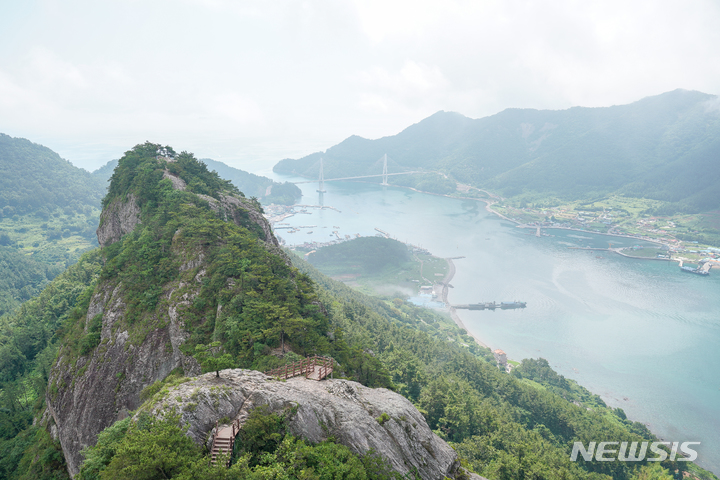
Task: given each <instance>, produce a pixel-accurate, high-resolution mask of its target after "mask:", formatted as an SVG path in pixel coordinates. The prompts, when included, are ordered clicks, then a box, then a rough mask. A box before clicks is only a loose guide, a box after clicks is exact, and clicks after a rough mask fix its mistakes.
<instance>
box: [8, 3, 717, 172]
mask: <svg viewBox="0 0 720 480" xmlns="http://www.w3.org/2000/svg"><path fill="white" fill-rule="evenodd" d="M718 25H720V2H719V1H718V0H692V1H689V2H679V1H675V0H673V1H668V0H651V1H645V0H632V1H627V0H621V1H617V0H603V1H592V0H553V1H552V2H548V1H521V0H497V1H491V0H474V1H465V0H458V1H454V0H443V1H425V0H413V1H393V0H358V1H350V0H347V1H345V0H321V1H293V0H272V1H252V0H248V1H239V0H238V1H235V0H103V1H97V0H23V1H11V0H0V132H2V133H5V134H7V135H11V136H13V137H23V138H27V139H29V140H31V141H33V142H35V143H40V144H43V145H45V146H47V147H49V148H51V149H53V150H55V151H56V152H58V153H59V154H60V155H61V156H62V157H63V158H65V159H67V160H69V161H71V162H72V163H74V164H75V165H77V166H80V167H83V168H86V169H88V170H93V169H95V168H98V167H99V166H101V165H103V164H105V163H106V162H107V161H109V160H112V159H115V158H119V157H120V156H122V154H123V152H125V151H126V150H129V149H130V148H132V147H133V146H134V145H136V144H138V143H142V142H144V141H146V140H149V141H151V142H153V143H161V144H166V145H171V146H172V147H173V148H174V149H175V150H177V151H183V150H186V151H190V152H193V153H195V155H196V156H197V157H199V158H213V159H215V160H220V161H223V162H225V163H227V164H229V165H232V166H236V167H239V168H244V169H246V170H250V171H256V172H257V171H263V170H267V169H268V168H270V167H271V166H272V165H273V164H274V163H276V162H277V161H278V160H281V159H283V158H299V157H302V156H304V155H307V154H309V153H312V152H316V151H323V150H326V149H327V148H329V147H331V146H333V145H335V144H337V143H339V142H341V141H342V140H344V139H345V138H347V137H348V136H350V135H360V136H362V137H365V138H379V137H383V136H388V135H394V134H396V133H398V132H400V131H401V130H403V129H404V128H406V127H408V126H410V125H411V124H414V123H417V122H419V121H420V120H422V119H423V118H426V117H428V116H430V115H432V114H433V113H435V112H437V111H438V110H446V111H455V112H459V113H462V114H463V115H466V116H468V117H472V118H480V117H485V116H488V115H493V114H495V113H498V112H500V111H502V110H504V109H506V108H511V107H514V108H536V109H566V108H569V107H572V106H586V107H601V106H610V105H618V104H626V103H631V102H633V101H636V100H639V99H641V98H644V97H646V96H650V95H657V94H660V93H663V92H667V91H670V90H674V89H676V88H683V89H687V90H698V91H702V92H705V93H709V94H714V95H718V94H720V58H719V57H720V28H718Z"/></svg>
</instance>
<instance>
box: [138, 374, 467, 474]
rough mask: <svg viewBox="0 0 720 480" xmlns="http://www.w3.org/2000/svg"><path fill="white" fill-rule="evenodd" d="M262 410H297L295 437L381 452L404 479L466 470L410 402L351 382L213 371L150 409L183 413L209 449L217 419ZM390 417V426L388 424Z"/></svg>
mask: <svg viewBox="0 0 720 480" xmlns="http://www.w3.org/2000/svg"><path fill="white" fill-rule="evenodd" d="M259 405H267V406H268V407H269V408H270V410H271V411H273V412H276V413H282V412H284V411H286V410H288V409H290V408H292V407H296V408H297V411H296V413H295V414H294V415H291V416H290V420H289V428H290V431H291V432H292V433H293V434H294V435H296V436H298V437H302V438H304V439H306V440H308V441H310V442H321V441H323V440H326V439H328V438H329V437H333V438H335V441H336V442H338V443H341V444H343V445H346V446H347V447H348V448H350V450H352V451H353V452H354V453H356V454H360V455H362V454H365V453H367V451H368V450H370V449H374V450H375V451H376V452H378V453H379V454H381V455H382V456H383V457H385V458H386V459H387V460H388V461H389V462H390V465H391V466H392V468H393V469H395V470H397V471H399V472H402V473H405V472H409V471H412V470H417V472H418V473H419V474H420V476H421V477H422V478H423V479H443V478H446V477H450V478H453V477H455V476H456V475H457V474H458V473H459V470H460V464H459V461H458V458H457V454H456V453H455V451H454V450H453V449H452V448H451V447H450V446H449V445H448V444H447V443H445V442H444V441H443V440H442V439H440V437H438V436H437V435H435V434H434V433H433V432H432V431H431V430H430V428H429V427H428V425H427V423H426V422H425V419H424V418H423V416H422V414H420V412H419V411H418V410H417V409H416V408H415V407H414V406H413V405H412V403H410V401H409V400H407V399H406V398H405V397H403V396H401V395H399V394H397V393H394V392H391V391H390V390H386V389H384V388H368V387H364V386H362V385H361V384H359V383H356V382H352V381H347V380H328V379H326V380H324V381H322V382H318V381H315V380H307V379H305V378H304V377H295V378H292V379H290V380H287V381H278V380H274V379H272V378H270V377H268V376H266V375H264V374H262V373H260V372H256V371H252V370H241V369H231V370H223V371H222V372H221V373H220V378H216V377H215V374H214V373H208V374H205V375H202V376H199V377H196V378H194V379H191V380H189V381H187V382H185V383H182V384H180V385H177V386H175V387H173V388H171V389H170V390H169V392H167V393H166V394H164V395H163V394H162V393H160V394H158V396H157V397H156V398H153V399H152V401H151V402H150V404H149V406H146V407H144V408H148V409H149V410H150V411H151V412H153V413H155V414H158V415H161V414H162V413H163V412H170V411H175V412H177V413H180V414H181V418H182V421H183V422H184V423H187V424H188V425H189V430H188V435H189V436H190V437H191V438H193V440H195V442H196V443H198V444H199V445H202V444H207V442H210V441H211V439H212V430H213V428H214V426H215V422H216V420H218V419H220V418H223V417H228V418H239V419H241V421H242V420H244V418H245V417H246V416H247V414H248V412H249V411H250V410H251V409H252V408H253V407H256V406H259ZM383 413H385V414H387V416H386V417H385V418H387V420H384V421H382V423H381V422H380V421H379V420H378V418H380V417H381V416H382V414H383Z"/></svg>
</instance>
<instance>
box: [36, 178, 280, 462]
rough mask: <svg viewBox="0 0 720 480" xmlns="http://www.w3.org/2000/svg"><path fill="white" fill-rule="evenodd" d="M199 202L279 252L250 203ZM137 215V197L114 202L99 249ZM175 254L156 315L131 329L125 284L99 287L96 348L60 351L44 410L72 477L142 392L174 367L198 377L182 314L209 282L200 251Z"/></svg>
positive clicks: (90, 314)
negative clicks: (186, 349) (175, 271)
mask: <svg viewBox="0 0 720 480" xmlns="http://www.w3.org/2000/svg"><path fill="white" fill-rule="evenodd" d="M169 176H170V177H172V178H173V179H175V180H174V181H173V187H174V188H175V189H178V190H183V189H184V188H185V183H184V182H183V181H182V180H181V179H179V178H177V177H174V176H172V175H169ZM171 181H172V180H171ZM198 196H200V197H201V198H203V199H204V200H206V201H207V202H208V203H209V204H210V206H211V208H212V209H213V210H215V211H216V212H218V213H222V214H223V215H224V217H225V219H226V221H231V222H235V223H236V224H237V225H240V226H243V227H245V228H249V229H253V230H254V231H256V232H257V233H258V235H259V236H260V238H261V240H264V242H265V245H266V248H268V249H269V250H271V251H273V252H275V253H282V252H281V250H280V249H279V245H278V243H277V240H276V239H275V237H274V236H273V234H272V231H271V229H270V225H269V224H268V222H267V220H266V219H265V218H264V217H263V216H262V214H261V213H260V212H259V211H258V210H257V208H256V207H255V206H254V205H253V204H252V203H251V202H250V201H249V200H246V199H242V198H236V197H232V196H227V195H222V196H221V200H220V201H218V200H216V199H214V198H212V197H208V196H204V195H198ZM140 214H141V210H140V207H139V205H138V200H137V198H136V197H135V196H134V195H132V194H129V195H127V198H126V201H124V202H123V201H121V200H119V199H118V200H115V201H113V202H111V203H110V204H109V205H108V206H107V207H106V208H105V209H104V211H103V213H102V215H101V226H100V227H99V228H98V230H97V234H98V241H99V242H100V245H101V246H103V247H105V246H108V245H110V244H112V243H114V242H117V241H118V240H120V238H121V237H122V236H123V235H126V234H128V233H130V232H132V231H133V230H134V229H135V228H136V227H137V226H138V225H140V223H141V222H140ZM176 237H177V235H176ZM171 250H172V251H171V252H168V254H169V255H172V256H173V257H174V258H176V259H177V261H178V264H179V265H180V266H179V271H180V276H179V279H178V280H176V281H173V282H170V283H168V284H166V285H163V286H162V294H161V296H160V301H159V303H160V304H161V306H160V307H159V308H158V309H157V310H156V311H155V313H154V315H152V316H151V317H149V318H148V317H146V318H143V319H142V321H141V322H140V324H135V325H132V326H128V324H127V323H128V322H126V321H125V317H126V315H127V313H128V307H127V299H125V298H124V297H123V295H124V288H123V285H122V284H121V283H120V282H119V281H116V280H106V281H103V282H100V284H99V285H98V287H97V288H96V290H95V292H94V293H93V295H92V298H91V300H90V304H89V307H88V311H87V314H86V315H85V322H84V323H85V333H86V334H87V333H88V327H89V325H91V324H92V322H93V319H97V318H98V316H100V317H101V318H102V327H101V333H100V342H99V345H98V346H97V347H96V348H94V349H93V350H92V351H91V352H89V353H88V354H85V355H78V353H77V349H75V350H73V348H71V347H70V346H67V345H66V346H64V347H63V348H62V349H61V351H60V355H59V358H58V359H57V361H56V363H55V365H54V367H53V370H52V373H51V377H50V380H49V388H48V394H47V405H48V411H49V413H50V415H51V416H52V418H53V420H54V422H55V425H56V427H57V428H56V429H53V431H54V432H57V437H58V438H59V440H60V443H61V445H62V448H63V452H64V453H65V458H66V460H67V464H68V468H69V471H70V474H71V475H75V474H77V472H78V471H79V468H80V464H81V463H82V455H81V453H80V452H81V450H82V449H83V448H84V447H85V446H88V445H94V444H95V442H96V440H97V435H98V433H100V432H101V431H102V430H103V429H104V428H106V427H108V426H109V425H112V423H114V422H115V421H117V420H119V419H122V418H124V417H125V416H127V414H128V412H129V411H132V410H135V409H137V408H138V407H139V406H140V404H141V401H140V392H141V391H142V389H143V388H145V387H146V386H148V385H150V384H152V383H153V382H155V381H156V380H161V379H163V378H165V377H166V376H167V375H168V374H169V373H170V372H171V371H172V370H174V369H176V368H181V369H182V370H183V372H185V374H186V375H193V374H198V373H200V368H199V366H198V364H197V362H196V361H195V360H194V359H193V358H191V357H189V356H186V355H184V354H183V353H182V352H181V351H180V345H182V344H183V343H184V342H185V341H186V340H187V338H188V337H189V333H188V332H186V331H185V329H184V322H183V316H184V314H185V311H186V310H187V308H188V307H189V306H190V305H191V303H192V302H193V300H194V299H195V298H196V297H197V295H198V293H199V291H200V288H201V283H202V281H203V279H204V278H205V276H206V268H205V267H206V265H205V257H204V253H203V251H202V250H193V249H188V248H187V247H186V246H185V245H183V244H182V243H180V242H176V241H175V239H174V240H173V245H172V249H171Z"/></svg>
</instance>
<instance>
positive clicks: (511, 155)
mask: <svg viewBox="0 0 720 480" xmlns="http://www.w3.org/2000/svg"><path fill="white" fill-rule="evenodd" d="M384 154H387V156H388V170H389V171H390V172H391V173H392V172H400V171H410V170H418V169H422V170H428V171H440V172H443V173H444V174H447V175H448V176H449V177H450V178H452V179H454V180H457V181H458V182H462V183H468V184H471V185H474V186H477V187H484V188H487V189H490V190H492V191H495V192H498V193H500V194H502V195H504V196H509V197H512V196H520V195H527V196H546V195H552V196H557V197H560V198H564V199H592V198H597V197H600V196H604V195H607V194H610V193H621V194H625V195H628V196H635V197H647V198H653V199H657V200H662V201H665V202H667V207H668V208H669V209H671V210H676V211H708V210H713V209H717V208H720V99H718V97H716V96H714V95H708V94H704V93H701V92H695V91H686V90H675V91H672V92H668V93H664V94H662V95H657V96H653V97H647V98H644V99H642V100H639V101H637V102H634V103H631V104H629V105H620V106H612V107H603V108H585V107H573V108H570V109H567V110H534V109H514V108H513V109H507V110H504V111H502V112H500V113H498V114H496V115H492V116H489V117H484V118H480V119H471V118H468V117H465V116H463V115H460V114H458V113H452V112H443V111H441V112H438V113H436V114H434V115H432V116H430V117H428V118H426V119H425V120H422V121H421V122H419V123H417V124H415V125H412V126H410V127H408V128H406V129H405V130H403V131H402V132H400V133H399V134H397V135H394V136H389V137H383V138H380V139H377V140H368V139H364V138H361V137H357V136H352V137H349V138H348V139H346V140H344V141H343V142H341V143H340V144H338V145H335V146H334V147H331V148H329V149H328V150H327V151H326V152H317V153H313V154H311V155H308V156H306V157H303V158H300V159H297V160H293V159H285V160H282V161H280V162H279V163H278V164H277V165H275V167H274V171H275V172H277V173H285V174H291V173H294V174H299V175H302V176H307V177H311V178H313V177H317V175H318V170H319V164H320V158H321V157H322V158H323V163H324V176H325V178H337V177H347V176H354V175H370V174H380V173H381V172H382V157H383V155H384ZM395 178H396V179H401V178H402V176H398V177H395ZM417 178H420V176H418V177H417ZM377 181H378V182H379V181H380V179H379V178H378V179H377ZM390 183H393V177H390Z"/></svg>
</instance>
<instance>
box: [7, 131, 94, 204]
mask: <svg viewBox="0 0 720 480" xmlns="http://www.w3.org/2000/svg"><path fill="white" fill-rule="evenodd" d="M103 193H104V185H103V183H102V182H101V181H98V179H97V178H95V177H93V176H92V175H91V174H90V173H88V172H86V171H85V170H82V169H80V168H77V167H74V166H73V165H72V164H71V163H70V162H68V161H67V160H63V159H62V158H60V156H59V155H58V154H57V153H55V152H53V151H52V150H50V149H49V148H47V147H43V146H41V145H38V144H35V143H32V142H30V141H28V140H25V139H24V138H13V137H9V136H8V135H5V134H2V133H0V209H2V213H1V214H0V215H2V216H3V217H12V216H13V215H15V214H18V215H22V214H26V213H34V212H39V213H41V212H45V213H47V214H49V213H50V212H52V211H54V210H55V209H65V208H70V209H71V210H72V211H79V210H81V209H82V208H83V207H84V206H89V207H95V206H97V205H98V204H99V203H100V199H101V198H102V196H103Z"/></svg>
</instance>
